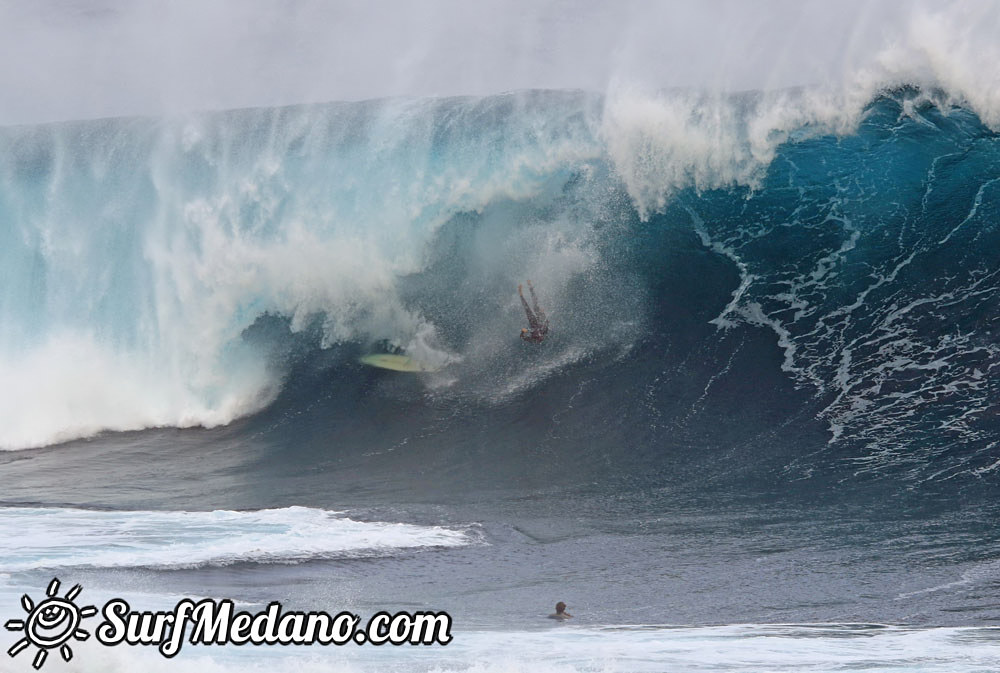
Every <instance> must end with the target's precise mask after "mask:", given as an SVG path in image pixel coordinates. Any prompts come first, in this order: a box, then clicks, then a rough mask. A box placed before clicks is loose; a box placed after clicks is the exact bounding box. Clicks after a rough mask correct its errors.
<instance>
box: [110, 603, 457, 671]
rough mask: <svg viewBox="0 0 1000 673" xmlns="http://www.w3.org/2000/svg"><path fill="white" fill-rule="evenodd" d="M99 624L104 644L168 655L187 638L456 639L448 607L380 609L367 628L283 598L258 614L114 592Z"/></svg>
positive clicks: (195, 641)
mask: <svg viewBox="0 0 1000 673" xmlns="http://www.w3.org/2000/svg"><path fill="white" fill-rule="evenodd" d="M101 614H102V615H103V617H104V621H103V622H102V623H101V624H100V625H99V626H98V627H97V639H98V640H99V641H100V642H101V643H102V644H103V645H118V644H120V643H128V644H129V645H156V646H157V649H159V651H160V654H162V655H163V656H164V657H168V658H170V657H173V656H175V655H176V654H177V653H178V652H180V650H181V647H182V646H183V644H184V635H185V633H186V632H187V627H188V625H190V626H191V631H190V637H189V638H188V642H190V643H191V644H192V645H230V644H231V645H244V644H246V643H252V644H254V645H345V644H348V643H355V644H358V645H362V644H364V643H370V644H372V645H384V644H386V643H389V644H392V645H407V644H409V645H447V644H448V643H449V642H451V617H450V616H449V615H448V613H447V612H414V613H412V614H411V613H408V612H397V613H395V614H389V613H388V612H378V613H376V614H374V615H372V617H371V618H370V619H369V620H368V622H367V624H365V626H364V628H358V627H359V625H360V624H361V617H359V616H358V615H355V614H353V613H350V612H340V613H338V614H336V615H333V616H331V615H330V614H328V613H326V612H283V611H282V608H281V603H278V602H272V603H269V604H268V606H267V609H266V610H264V611H262V612H258V613H256V614H250V613H249V612H242V611H241V612H236V611H235V609H234V605H233V601H231V600H229V599H223V600H219V601H216V600H213V599H210V598H206V599H203V600H200V601H198V602H195V601H193V600H191V599H189V598H185V599H183V600H181V601H179V602H178V603H177V605H175V606H174V609H173V610H172V611H169V612H148V611H147V612H133V611H132V610H131V608H130V606H129V604H128V602H126V601H125V600H123V599H121V598H115V599H112V600H110V601H108V602H107V603H105V605H104V609H103V610H102V611H101Z"/></svg>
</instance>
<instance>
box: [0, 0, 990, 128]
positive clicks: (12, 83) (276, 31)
mask: <svg viewBox="0 0 1000 673" xmlns="http://www.w3.org/2000/svg"><path fill="white" fill-rule="evenodd" d="M989 5H990V3H985V5H984V3H983V2H979V3H973V5H972V6H973V8H974V9H975V8H978V9H979V10H980V13H982V7H984V6H989ZM919 6H920V5H916V4H914V3H909V2H900V1H896V0H884V1H882V2H864V1H862V0H846V1H845V0H838V2H830V1H829V0H820V1H815V2H803V1H800V0H770V1H763V0H754V1H747V0H733V1H725V0H718V1H705V0H699V1H698V2H680V1H677V2H667V1H663V2H657V1H655V0H641V1H635V2H621V1H614V2H612V1H610V0H609V1H603V2H598V1H594V0H582V1H579V2H570V1H568V0H508V1H503V2H500V1H486V2H484V1H478V0H400V1H398V2H392V1H381V2H380V1H377V0H364V1H353V0H352V1H343V0H270V1H265V0H33V1H24V0H0V64H2V65H0V92H2V94H0V95H2V96H3V98H2V100H0V103H2V104H0V123H4V124H10V123H23V122H32V121H47V120H54V119H73V118H83V117H99V116H109V115H126V114H160V113H169V112H177V111H181V110H190V109H206V108H233V107H244V106H251V105H278V104H286V103H297V102H314V101H329V100H357V99H364V98H373V97H382V96H396V95H451V94H488V93H497V92H501V91H509V90H514V89H522V88H583V89H589V90H594V91H604V90H606V89H607V87H608V86H609V85H612V84H621V83H626V84H639V85H642V86H647V87H673V86H696V87H709V88H723V89H737V90H738V89H750V88H768V87H773V88H776V87H784V86H790V85H797V84H824V83H830V82H834V83H835V82H836V81H837V80H838V78H843V77H845V73H848V72H851V71H852V70H853V69H856V68H857V67H859V65H861V64H864V63H866V62H869V61H871V60H872V59H874V58H875V56H876V54H878V53H879V51H880V50H881V49H883V48H884V47H885V46H886V45H887V44H892V43H894V42H898V41H899V40H901V39H903V38H901V37H900V36H901V35H903V34H905V32H906V30H907V26H908V24H909V22H910V19H911V16H910V15H911V14H912V12H913V11H914V9H915V8H916V7H919ZM992 6H994V7H995V4H994V5H992ZM960 9H961V8H960ZM973 14H974V12H973ZM973 18H975V17H973Z"/></svg>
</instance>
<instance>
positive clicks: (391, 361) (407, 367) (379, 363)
mask: <svg viewBox="0 0 1000 673" xmlns="http://www.w3.org/2000/svg"><path fill="white" fill-rule="evenodd" d="M359 362H361V364H365V365H368V366H369V367H378V368H379V369H391V370H393V371H396V372H436V371H437V370H438V369H440V368H439V367H435V366H433V365H429V364H427V363H426V362H420V361H419V360H414V359H413V358H411V357H409V356H407V355H393V354H391V353H372V354H371V355H365V356H363V357H362V358H361V359H360V360H359Z"/></svg>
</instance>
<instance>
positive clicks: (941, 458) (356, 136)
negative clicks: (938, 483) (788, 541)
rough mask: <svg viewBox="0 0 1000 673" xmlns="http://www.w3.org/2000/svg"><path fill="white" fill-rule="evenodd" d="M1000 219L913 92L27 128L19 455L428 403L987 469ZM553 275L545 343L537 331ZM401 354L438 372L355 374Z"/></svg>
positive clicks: (986, 157) (4, 338)
mask: <svg viewBox="0 0 1000 673" xmlns="http://www.w3.org/2000/svg"><path fill="white" fill-rule="evenodd" d="M987 121H988V120H987ZM998 207H1000V144H998V141H997V135H996V133H995V132H994V131H992V130H991V129H990V128H989V126H987V125H986V124H984V122H983V121H982V120H981V119H980V117H979V116H977V114H976V113H974V112H972V111H971V108H969V107H962V106H960V105H957V104H954V103H953V102H948V97H947V96H946V95H944V93H942V92H935V91H922V90H918V89H909V88H902V89H897V90H893V91H890V92H888V93H885V94H883V95H881V96H879V97H877V98H875V99H874V100H873V101H871V102H868V103H866V104H861V105H858V106H857V107H856V108H852V107H850V106H847V107H844V106H838V105H835V104H833V103H831V101H830V100H828V99H825V98H823V97H821V96H817V95H814V94H813V93H810V92H808V91H805V90H785V91H780V92H775V93H766V94H765V93H749V94H741V95H731V96H724V97H723V96H714V97H713V96H708V95H705V94H697V95H695V94H692V93H690V92H686V91H675V92H666V93H661V94H657V95H655V96H643V95H638V94H632V93H617V94H614V95H609V96H607V97H605V96H597V95H592V94H586V93H574V92H546V91H535V92H524V93H519V94H509V95H502V96H490V97H485V98H449V99H390V100H380V101H371V102H365V103H350V104H348V103H344V104H327V105H309V106H299V107H285V108H263V109H249V110H241V111H233V112H225V113H203V114H197V115H185V116H180V117H172V118H166V119H160V120H151V119H112V120H101V121H92V122H73V123H65V124H57V125H41V126H22V127H8V128H5V129H0V221H2V223H3V225H2V226H0V264H2V267H3V268H4V270H5V274H6V276H5V288H4V291H3V294H2V295H0V321H2V323H3V324H4V325H5V329H4V330H3V331H2V332H0V380H2V381H3V382H4V385H3V389H2V391H0V415H2V416H3V418H4V420H5V422H4V423H3V424H2V427H0V446H2V447H3V448H5V449H21V448H26V447H34V446H41V445H46V444H51V443H54V442H59V441H64V440H70V439H74V438H79V437H86V436H90V435H93V434H95V433H98V432H101V431H104V430H135V429H142V428H149V427H156V426H195V425H202V426H214V425H220V424H226V423H230V422H232V421H233V420H234V419H236V418H239V417H241V416H246V415H248V414H253V413H255V412H258V411H260V410H262V409H264V408H266V407H268V406H269V405H273V404H277V407H273V408H277V409H282V410H284V411H283V413H284V416H281V419H284V420H280V419H279V420H278V421H275V422H276V423H278V425H279V426H282V427H288V424H290V423H291V421H290V420H288V418H289V417H291V416H292V415H294V414H298V413H307V412H308V409H310V408H312V407H313V406H315V403H316V401H317V400H331V399H332V400H333V402H330V404H333V405H338V404H339V405H340V406H339V409H340V411H339V413H337V414H331V416H333V417H335V418H336V420H335V421H333V422H334V424H335V425H336V424H337V423H340V424H341V425H338V426H336V428H335V429H340V430H342V431H344V432H345V436H346V435H349V433H348V432H347V431H346V430H345V428H348V427H349V426H351V424H352V423H353V424H356V425H359V426H360V425H366V424H367V425H372V424H376V423H380V422H382V421H379V420H378V419H384V418H385V415H384V414H381V413H377V412H376V411H374V409H375V406H366V404H365V400H369V401H371V400H374V399H376V398H379V399H383V398H384V399H389V400H393V399H395V400H396V401H397V402H399V400H400V396H401V395H405V396H407V397H408V398H409V399H411V400H412V399H416V400H422V402H421V403H426V404H430V405H434V404H437V405H438V408H443V407H446V408H448V409H449V410H450V411H449V413H450V415H451V417H453V418H454V417H459V418H461V417H467V418H468V419H469V423H470V424H472V423H473V421H475V422H476V423H485V424H486V426H487V427H486V429H485V430H484V432H488V433H492V434H495V435H497V436H499V435H502V434H504V433H505V432H507V431H508V430H509V427H510V426H509V424H510V423H514V424H515V425H516V421H511V420H510V419H507V420H503V421H501V420H498V419H499V418H500V417H502V416H503V413H504V410H505V409H513V408H514V407H515V406H516V405H517V404H520V403H521V401H523V400H525V399H528V395H529V393H531V392H532V391H533V393H544V395H543V397H544V396H548V397H547V398H546V399H548V400H549V401H548V402H544V403H543V404H551V407H552V409H551V411H552V413H553V414H554V415H552V416H551V422H548V425H547V426H546V428H545V429H544V432H543V433H542V434H543V435H544V436H545V437H547V438H549V439H552V438H554V437H562V438H564V439H565V440H566V441H570V438H575V439H579V440H581V441H586V439H587V438H590V439H593V440H594V441H595V442H597V441H598V440H597V439H596V438H595V437H594V429H595V428H600V432H599V433H598V434H599V435H600V436H601V437H602V438H604V439H606V440H607V441H606V442H605V443H604V444H603V446H604V449H602V450H605V449H606V450H607V451H615V452H618V453H622V454H624V452H626V451H631V452H637V454H636V455H641V456H651V455H652V456H656V455H664V454H666V453H668V448H667V447H668V446H669V445H670V443H671V442H674V441H681V442H687V443H689V444H691V445H694V444H698V443H699V442H700V443H701V444H705V443H706V442H708V439H706V438H711V442H709V443H712V442H714V443H717V444H718V445H719V446H727V447H729V448H732V447H734V446H738V445H740V444H741V443H742V442H745V441H749V439H748V438H754V441H761V442H765V443H768V442H770V444H773V442H771V441H770V440H765V438H767V437H771V438H773V437H774V436H775V432H778V430H775V428H778V429H781V428H785V429H786V430H788V431H789V432H791V431H792V429H793V428H795V427H796V426H798V425H801V424H800V423H799V422H800V421H803V419H805V420H804V421H803V422H804V423H805V424H811V423H814V422H815V423H816V424H817V427H819V428H821V430H820V431H819V434H817V435H808V437H807V436H806V435H796V439H795V440H794V441H792V440H791V439H788V437H785V439H786V440H787V441H786V442H785V444H786V445H787V446H785V447H784V448H783V449H782V451H780V452H775V451H773V450H772V453H780V454H781V457H780V459H779V460H780V462H781V465H782V466H784V467H785V468H786V469H793V470H795V471H797V472H798V473H800V474H810V473H811V472H812V470H813V469H814V468H815V466H816V461H817V460H818V461H822V459H816V458H807V456H811V455H813V454H814V453H816V452H817V451H819V452H821V453H823V452H825V453H824V455H827V456H828V457H830V458H831V459H832V460H833V462H842V461H843V460H845V459H846V461H847V462H846V464H847V465H849V466H850V469H851V470H853V471H855V472H858V471H860V472H865V471H870V472H873V473H882V472H884V471H896V472H901V473H903V474H905V475H907V476H908V477H911V478H913V479H915V480H925V479H931V480H935V479H945V478H950V477H954V476H956V475H958V474H962V475H964V477H963V478H967V479H975V478H977V477H979V476H982V475H984V474H986V473H988V472H990V471H991V470H994V469H995V468H996V467H997V465H998V464H1000V463H997V461H996V460H995V458H993V457H992V456H994V455H995V450H994V446H995V442H994V440H992V439H991V437H992V436H993V435H994V434H995V425H996V422H995V421H994V420H993V419H994V417H995V415H996V404H997V400H998V396H997V389H996V386H995V384H993V383H992V380H993V378H994V372H993V370H994V368H995V367H996V366H997V364H998V362H1000V360H998V356H1000V351H998V348H997V346H996V345H995V341H996V339H995V332H994V331H995V330H996V329H997V322H996V314H997V308H998V307H997V298H996V297H997V290H998V281H1000V279H998V276H997V274H998V268H1000V267H998V266H997V256H996V251H997V250H1000V241H998V240H996V239H997V236H998V233H997V229H996V226H995V225H996V221H997V214H998ZM526 278H531V279H533V281H534V283H535V285H536V287H537V288H538V289H539V294H540V295H541V299H542V303H543V305H544V307H545V309H546V311H547V313H548V314H549V315H550V317H551V321H552V336H551V338H550V339H549V340H548V341H547V342H546V343H545V344H543V345H542V346H541V347H540V348H531V347H529V346H528V345H527V344H524V343H522V342H521V341H520V340H519V339H518V338H517V332H518V329H519V328H520V327H521V326H522V323H523V322H524V319H523V313H522V312H521V308H520V304H519V302H518V299H517V296H516V293H515V288H516V286H517V284H518V283H519V282H522V281H523V280H524V279H526ZM387 346H392V347H398V348H402V349H404V350H405V351H406V352H407V353H409V354H410V355H412V356H414V357H417V358H420V359H422V360H425V361H428V362H431V363H433V364H435V365H439V366H441V367H442V369H441V370H440V371H439V372H438V373H436V374H430V375H425V376H420V377H415V378H414V377H411V378H409V379H408V380H407V381H408V382H407V383H401V382H400V381H401V379H400V378H399V377H397V378H396V379H387V378H385V377H382V373H381V372H375V371H373V370H364V369H361V368H359V367H358V365H357V364H356V358H357V356H358V355H360V354H362V353H364V352H367V351H370V350H372V349H376V350H378V349H384V348H386V347H387ZM379 377H382V378H379ZM359 382H360V383H359ZM365 382H368V383H365ZM379 382H381V383H379ZM536 399H537V396H536ZM338 400H339V402H338ZM276 401H277V402H276ZM372 404H373V405H374V404H375V403H374V402H373V403H372ZM484 410H486V411H485V412H484ZM285 412H287V413H285ZM720 418H721V419H722V420H720ZM476 419H479V420H476ZM483 419H485V420H483ZM268 422H269V423H270V422H271V421H268ZM494 422H495V423H497V424H500V423H501V422H502V423H504V425H503V426H502V427H501V426H499V425H497V426H495V427H494V426H490V425H489V424H490V423H494ZM720 428H722V429H724V430H725V432H722V434H720V432H721V431H720ZM797 431H798V430H796V432H797ZM387 432H388V430H387ZM803 432H805V431H803ZM546 433H547V434H546ZM790 436H791V435H789V437H790ZM677 438H681V439H677ZM345 441H347V440H345ZM358 441H362V440H358ZM454 441H456V442H457V441H460V440H458V439H455V440H454ZM602 441H603V440H602ZM802 442H806V444H807V445H804V444H802ZM770 444H769V445H770ZM610 447H615V448H610Z"/></svg>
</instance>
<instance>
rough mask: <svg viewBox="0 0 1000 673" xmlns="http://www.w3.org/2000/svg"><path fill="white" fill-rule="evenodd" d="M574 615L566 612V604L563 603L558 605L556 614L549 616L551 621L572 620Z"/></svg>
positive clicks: (560, 602)
mask: <svg viewBox="0 0 1000 673" xmlns="http://www.w3.org/2000/svg"><path fill="white" fill-rule="evenodd" d="M572 618H573V615H571V614H570V613H568V612H566V604H565V603H563V602H562V601H559V602H558V603H556V611H555V613H554V614H551V615H549V619H572Z"/></svg>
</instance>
